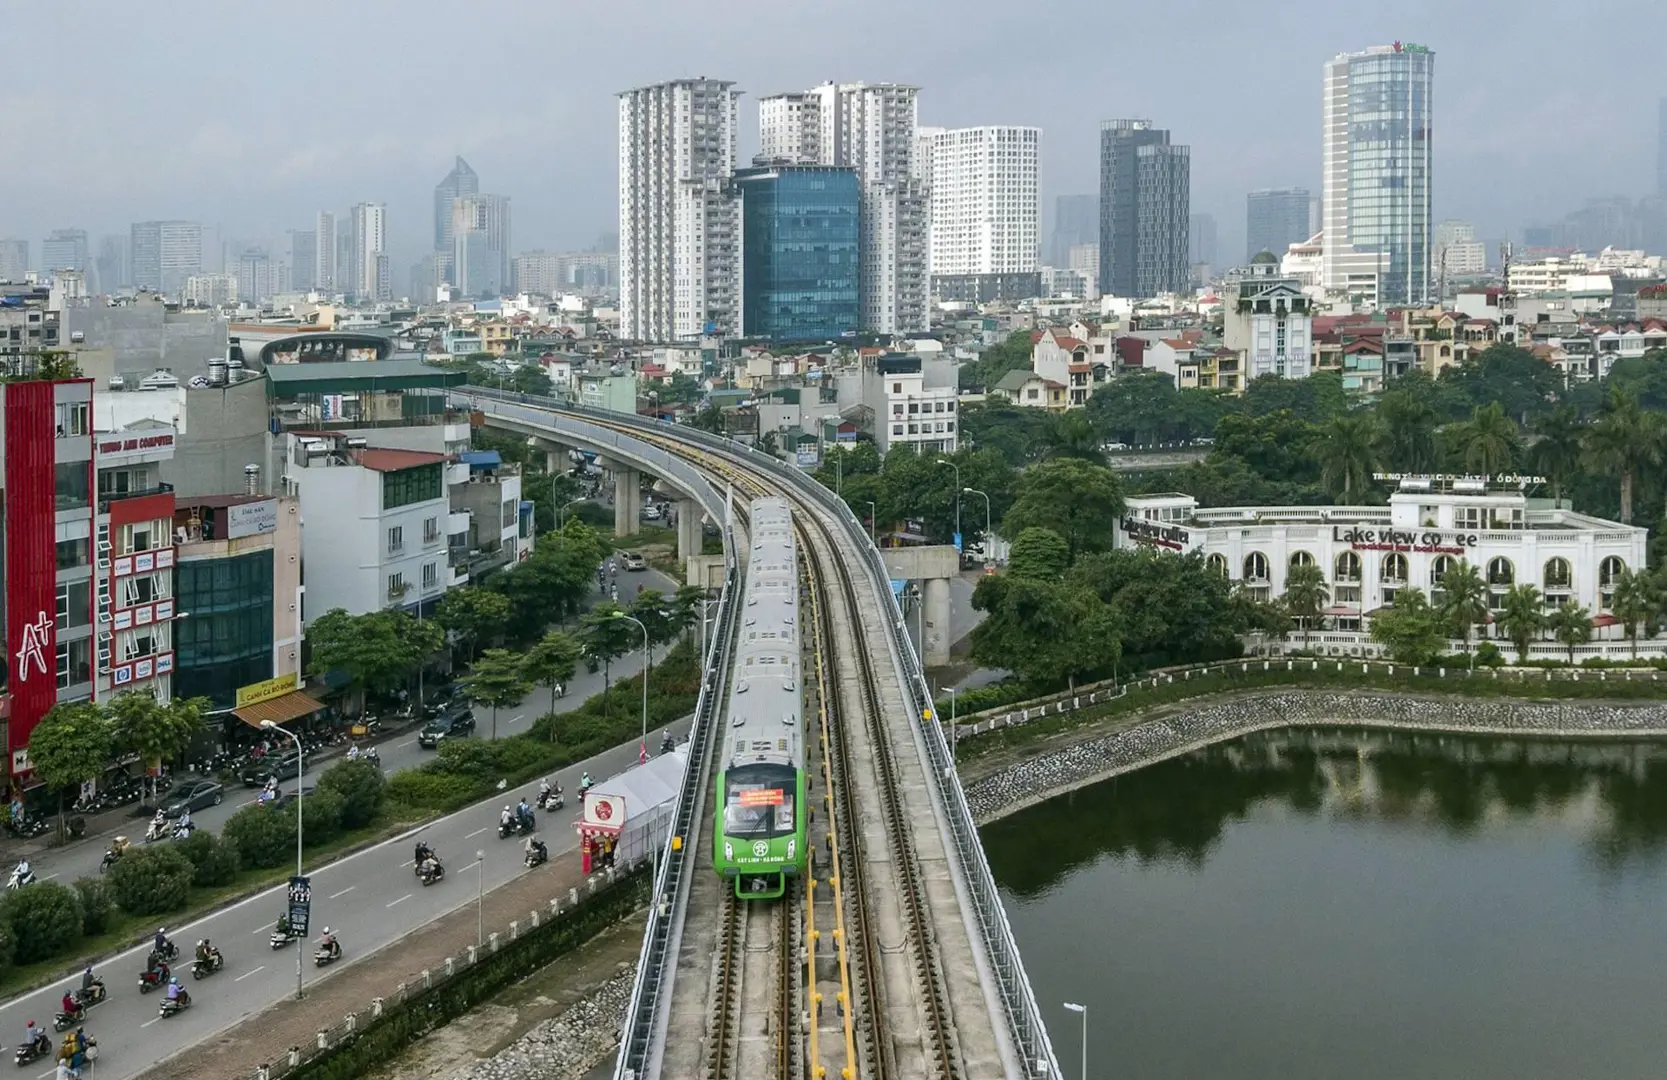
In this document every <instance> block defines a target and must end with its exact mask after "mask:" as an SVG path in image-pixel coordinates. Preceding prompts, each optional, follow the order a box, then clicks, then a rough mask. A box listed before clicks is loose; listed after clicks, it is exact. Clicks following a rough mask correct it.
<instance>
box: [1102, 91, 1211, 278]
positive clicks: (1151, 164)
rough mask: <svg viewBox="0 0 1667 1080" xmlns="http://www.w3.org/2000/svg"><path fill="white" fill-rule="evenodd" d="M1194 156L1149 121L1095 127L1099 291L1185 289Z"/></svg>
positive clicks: (1111, 121)
mask: <svg viewBox="0 0 1667 1080" xmlns="http://www.w3.org/2000/svg"><path fill="white" fill-rule="evenodd" d="M1191 207H1192V154H1191V149H1190V148H1189V147H1185V146H1173V145H1171V144H1170V142H1169V132H1167V131H1164V130H1162V129H1159V128H1154V127H1153V126H1152V122H1151V121H1150V120H1107V121H1105V122H1103V123H1102V124H1101V125H1100V291H1101V292H1102V293H1109V294H1111V295H1114V296H1130V297H1146V296H1156V295H1157V294H1158V293H1162V292H1173V291H1179V290H1182V289H1185V288H1186V287H1187V285H1188V282H1189V280H1190V276H1191V265H1190V262H1189V259H1190V256H1191V254H1192V253H1191V250H1190V243H1189V240H1188V226H1189V224H1190V222H1189V218H1190V217H1191Z"/></svg>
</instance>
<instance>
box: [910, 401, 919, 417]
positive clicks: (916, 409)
mask: <svg viewBox="0 0 1667 1080" xmlns="http://www.w3.org/2000/svg"><path fill="white" fill-rule="evenodd" d="M918 412H920V406H919V405H916V404H915V403H914V402H912V401H911V402H909V415H910V416H914V415H915V414H916V413H918Z"/></svg>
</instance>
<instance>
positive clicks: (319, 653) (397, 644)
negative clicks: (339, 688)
mask: <svg viewBox="0 0 1667 1080" xmlns="http://www.w3.org/2000/svg"><path fill="white" fill-rule="evenodd" d="M413 621H414V620H412V618H411V616H409V615H407V614H405V613H404V612H403V611H371V612H367V613H366V614H364V615H349V614H348V613H347V611H346V610H345V609H343V608H334V609H332V610H330V611H326V612H325V613H324V614H323V615H320V616H319V617H318V618H317V619H314V620H313V623H312V625H311V626H309V627H307V641H308V642H309V643H310V644H311V646H312V660H311V662H310V663H309V665H308V668H307V670H308V672H309V673H310V674H313V675H320V676H322V675H328V674H330V673H331V672H339V673H340V674H343V675H345V676H347V679H348V686H349V687H350V688H352V689H353V690H356V691H357V692H358V695H359V711H360V712H363V711H364V707H365V693H366V692H367V691H369V690H390V689H393V688H395V687H397V686H399V685H401V684H402V683H403V682H404V680H405V679H406V678H407V677H408V676H409V675H410V674H411V672H412V671H413V670H415V669H416V667H417V665H418V664H420V663H421V662H422V659H423V657H422V654H421V652H420V651H419V646H418V643H417V641H416V634H415V633H413V631H412V628H411V627H410V625H409V624H410V623H411V622H413Z"/></svg>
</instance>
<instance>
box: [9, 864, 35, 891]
mask: <svg viewBox="0 0 1667 1080" xmlns="http://www.w3.org/2000/svg"><path fill="white" fill-rule="evenodd" d="M34 883H35V872H34V870H32V869H31V870H25V869H23V867H21V866H18V867H15V868H14V869H13V870H12V876H11V879H10V880H8V881H7V882H6V888H8V889H21V888H23V886H25V885H33V884H34Z"/></svg>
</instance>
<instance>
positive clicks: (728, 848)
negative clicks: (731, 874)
mask: <svg viewBox="0 0 1667 1080" xmlns="http://www.w3.org/2000/svg"><path fill="white" fill-rule="evenodd" d="M724 861H725V862H734V861H735V845H734V844H731V843H730V842H729V841H728V840H725V841H724Z"/></svg>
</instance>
